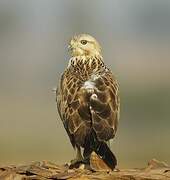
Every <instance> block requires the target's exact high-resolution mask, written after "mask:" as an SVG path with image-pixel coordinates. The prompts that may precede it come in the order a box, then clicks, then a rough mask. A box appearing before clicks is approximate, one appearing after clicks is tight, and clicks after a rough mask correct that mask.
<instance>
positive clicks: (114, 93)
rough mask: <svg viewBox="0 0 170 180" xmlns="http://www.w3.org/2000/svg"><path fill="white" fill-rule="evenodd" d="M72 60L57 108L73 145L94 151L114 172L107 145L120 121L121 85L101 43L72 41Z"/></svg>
mask: <svg viewBox="0 0 170 180" xmlns="http://www.w3.org/2000/svg"><path fill="white" fill-rule="evenodd" d="M69 46H70V49H71V54H72V57H71V59H70V61H69V65H68V67H67V68H66V70H65V71H64V73H63V74H62V76H61V80H60V84H59V86H58V89H57V107H58V111H59V114H60V117H61V119H62V122H63V124H64V127H65V129H66V131H67V133H68V136H69V138H70V141H71V144H72V145H73V147H74V148H77V149H78V153H79V155H80V147H82V148H84V152H83V156H84V158H85V159H88V158H89V156H90V154H91V153H92V151H95V152H96V153H97V154H98V155H99V156H100V157H101V158H102V159H103V160H104V161H105V163H106V164H108V166H109V167H110V168H111V169H114V167H115V165H116V158H115V156H114V155H113V153H112V152H111V151H110V149H109V148H108V146H107V144H106V142H107V141H109V140H110V139H112V138H113V137H114V136H115V133H116V130H117V125H118V119H119V107H120V103H119V91H118V83H117V81H116V79H115V77H114V76H113V74H112V72H111V71H110V70H109V69H108V68H107V67H106V66H105V64H104V62H103V58H102V55H101V48H100V45H99V44H98V42H97V41H96V40H95V39H94V38H93V37H91V36H90V35H87V34H81V35H78V36H74V37H73V38H72V40H71V41H70V45H69Z"/></svg>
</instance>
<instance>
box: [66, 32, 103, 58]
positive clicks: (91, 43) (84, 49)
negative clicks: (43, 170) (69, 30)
mask: <svg viewBox="0 0 170 180" xmlns="http://www.w3.org/2000/svg"><path fill="white" fill-rule="evenodd" d="M69 50H70V51H71V56H72V57H75V56H98V55H101V47H100V45H99V43H98V42H97V41H96V39H95V38H93V37H92V36H90V35H88V34H80V35H75V36H74V37H73V38H72V39H71V41H70V43H69Z"/></svg>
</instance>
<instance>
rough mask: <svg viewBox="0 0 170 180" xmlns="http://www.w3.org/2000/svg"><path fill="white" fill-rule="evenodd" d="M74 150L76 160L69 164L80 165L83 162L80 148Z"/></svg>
mask: <svg viewBox="0 0 170 180" xmlns="http://www.w3.org/2000/svg"><path fill="white" fill-rule="evenodd" d="M76 149H77V153H76V158H75V159H73V160H71V164H76V163H81V162H82V161H83V157H82V155H81V149H80V147H77V148H76Z"/></svg>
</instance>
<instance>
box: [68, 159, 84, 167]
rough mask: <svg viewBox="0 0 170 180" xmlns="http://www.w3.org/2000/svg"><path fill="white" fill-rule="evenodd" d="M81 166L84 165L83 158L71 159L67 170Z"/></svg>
mask: <svg viewBox="0 0 170 180" xmlns="http://www.w3.org/2000/svg"><path fill="white" fill-rule="evenodd" d="M81 164H84V163H83V158H75V159H73V160H71V161H70V166H69V168H70V169H73V168H79V167H80V165H81Z"/></svg>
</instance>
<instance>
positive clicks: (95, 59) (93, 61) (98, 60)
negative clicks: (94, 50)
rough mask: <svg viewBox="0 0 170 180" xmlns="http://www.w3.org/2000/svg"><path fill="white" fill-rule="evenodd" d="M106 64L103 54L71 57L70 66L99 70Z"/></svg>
mask: <svg viewBox="0 0 170 180" xmlns="http://www.w3.org/2000/svg"><path fill="white" fill-rule="evenodd" d="M103 66H104V62H103V57H102V56H101V55H97V56H96V55H95V56H85V55H84V56H74V57H72V58H71V59H70V61H69V64H68V68H70V67H76V68H78V67H79V68H82V70H83V69H85V70H88V69H89V70H90V69H91V70H98V69H100V68H101V67H103Z"/></svg>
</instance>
